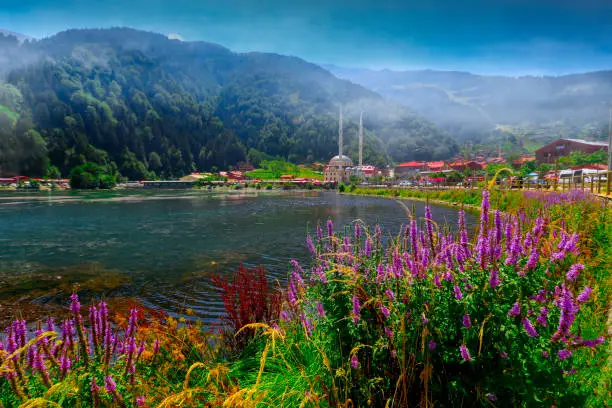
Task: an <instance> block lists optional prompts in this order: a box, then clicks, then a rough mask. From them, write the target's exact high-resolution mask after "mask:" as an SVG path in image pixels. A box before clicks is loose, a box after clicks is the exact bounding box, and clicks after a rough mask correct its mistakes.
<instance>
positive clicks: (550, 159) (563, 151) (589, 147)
mask: <svg viewBox="0 0 612 408" xmlns="http://www.w3.org/2000/svg"><path fill="white" fill-rule="evenodd" d="M597 150H605V151H606V152H607V151H608V143H606V142H590V141H587V140H582V139H558V140H555V141H554V142H552V143H550V144H547V145H546V146H544V147H541V148H539V149H538V150H536V151H535V157H536V160H537V162H538V163H539V164H542V163H548V164H552V163H555V162H556V161H557V159H558V158H559V157H564V156H569V155H570V153H572V152H582V153H587V154H590V153H594V152H596V151H597Z"/></svg>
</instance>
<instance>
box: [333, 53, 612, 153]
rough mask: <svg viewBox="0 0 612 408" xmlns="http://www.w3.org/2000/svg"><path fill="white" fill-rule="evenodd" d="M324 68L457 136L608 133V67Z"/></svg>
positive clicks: (489, 139)
mask: <svg viewBox="0 0 612 408" xmlns="http://www.w3.org/2000/svg"><path fill="white" fill-rule="evenodd" d="M324 67H325V68H327V69H328V70H330V71H331V72H332V73H334V74H335V75H337V76H338V77H339V78H344V79H348V80H350V81H352V82H354V83H356V84H360V85H363V86H364V87H366V88H369V89H371V90H373V91H375V92H378V93H380V94H381V95H382V96H384V97H387V98H389V99H390V100H393V101H396V102H399V103H401V104H403V105H404V106H406V107H409V108H411V109H413V110H414V111H416V112H418V113H420V114H422V115H423V116H425V117H426V118H428V119H430V120H432V121H433V122H434V123H436V124H437V125H439V126H440V127H441V128H443V129H444V130H446V131H447V132H448V133H449V134H450V135H451V136H453V137H455V138H457V139H458V140H460V141H461V140H465V139H469V140H471V141H473V142H476V143H492V144H493V143H498V142H500V141H501V142H503V141H507V140H508V139H509V138H510V139H513V140H516V138H519V139H522V141H523V142H525V144H531V145H533V146H537V145H541V144H544V143H547V142H549V141H551V140H553V139H556V138H558V137H581V138H587V139H591V140H599V139H605V138H606V137H607V132H608V111H609V108H610V107H611V106H612V71H601V72H589V73H584V74H573V75H564V76H543V77H535V76H522V77H507V76H485V75H475V74H471V73H467V72H456V71H434V70H421V71H391V70H381V71H374V70H368V69H350V68H341V67H336V66H331V65H329V66H324ZM518 142H521V140H519V141H518Z"/></svg>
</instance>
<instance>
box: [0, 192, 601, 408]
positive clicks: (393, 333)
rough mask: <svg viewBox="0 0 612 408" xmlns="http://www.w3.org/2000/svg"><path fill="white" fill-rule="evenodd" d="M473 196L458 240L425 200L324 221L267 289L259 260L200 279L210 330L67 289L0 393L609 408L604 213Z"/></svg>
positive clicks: (24, 336) (574, 196)
mask: <svg viewBox="0 0 612 408" xmlns="http://www.w3.org/2000/svg"><path fill="white" fill-rule="evenodd" d="M465 194H467V193H465ZM474 194H478V195H480V198H475V199H474V204H480V206H481V217H480V226H479V228H478V230H477V231H476V233H475V234H474V236H473V237H471V238H470V237H469V236H468V232H467V229H466V226H465V223H464V217H463V213H461V216H460V217H459V218H460V219H459V225H458V226H457V228H456V230H457V232H456V233H450V232H449V230H448V229H447V228H446V227H445V226H442V225H437V224H435V223H434V222H433V221H432V220H431V214H430V211H429V208H427V209H426V215H425V219H417V218H415V217H414V216H413V214H410V215H411V216H410V218H409V219H408V220H407V223H406V226H405V227H403V228H402V229H401V231H382V230H381V229H380V228H379V227H377V226H373V227H371V228H369V227H367V226H365V225H362V224H361V223H360V222H358V221H356V222H354V223H353V224H351V225H349V226H346V227H344V228H340V229H339V230H338V227H337V226H334V225H333V224H332V223H331V221H329V222H328V223H327V225H325V226H323V227H321V226H319V227H317V228H316V230H315V231H313V234H312V236H309V237H307V238H306V246H307V248H308V249H309V251H310V253H311V255H312V262H311V263H310V264H309V265H308V266H306V265H302V264H300V263H299V262H297V261H295V260H292V261H291V263H290V265H289V276H288V282H287V285H286V287H283V290H281V291H277V290H274V288H273V287H272V285H271V284H270V283H269V282H268V281H267V279H266V274H265V271H264V270H263V269H261V268H256V269H253V270H249V269H246V268H241V270H240V271H238V273H237V274H236V275H235V276H234V277H233V278H231V279H229V280H224V279H220V278H218V279H215V284H216V285H217V287H218V288H219V291H220V293H221V297H222V301H223V303H224V306H225V310H226V315H225V319H224V324H223V325H222V326H221V327H220V328H219V330H216V331H215V333H214V334H211V333H210V331H207V330H204V328H203V327H201V326H200V325H199V324H198V323H197V321H192V320H191V319H189V320H186V319H180V320H176V319H175V318H173V317H170V316H165V315H162V314H159V313H156V312H153V311H146V310H143V308H139V309H136V308H134V309H133V310H132V311H131V313H130V314H129V316H121V315H117V314H115V315H113V314H112V312H111V311H109V310H108V307H107V305H106V304H105V303H104V302H97V303H93V304H91V305H89V307H83V306H82V305H81V304H80V301H79V298H78V296H76V295H73V297H72V298H71V304H70V307H69V310H70V316H69V317H68V318H67V319H66V320H64V321H63V322H62V321H57V322H54V321H52V320H51V319H49V320H47V321H46V322H40V323H39V324H38V326H37V330H36V331H35V332H34V333H28V326H27V323H26V322H25V321H23V320H21V319H19V318H18V319H17V320H15V322H13V323H12V324H11V326H10V327H9V328H8V330H7V332H6V333H7V334H6V335H5V336H4V337H3V343H2V350H1V351H0V358H1V359H2V371H3V375H4V377H3V378H2V379H0V402H1V403H2V404H3V405H4V406H20V405H21V406H24V407H34V406H83V407H86V406H87V407H89V406H91V407H103V406H118V407H127V406H130V407H131V406H162V407H170V406H172V407H175V406H189V407H192V406H226V407H240V406H242V407H247V406H269V405H276V406H283V407H285V406H286V407H307V406H312V407H318V406H333V407H340V406H342V407H345V406H389V407H391V406H393V407H400V406H401V407H403V406H422V407H427V406H500V407H505V406H508V407H510V406H545V407H550V406H559V407H561V406H588V407H600V406H610V405H611V403H612V395H611V393H610V391H609V390H610V383H609V379H610V378H611V372H610V355H609V347H610V343H609V338H607V334H606V330H607V323H606V319H607V311H608V308H609V299H610V286H609V280H610V270H612V267H611V266H612V250H611V249H610V248H611V247H612V242H610V241H611V236H612V227H611V223H610V218H609V217H610V210H609V209H608V208H606V207H604V206H602V204H601V202H599V201H597V200H596V199H595V198H594V197H592V196H590V195H588V194H583V193H570V194H569V195H567V196H561V195H559V194H550V193H549V194H538V193H526V194H525V195H523V193H519V192H517V193H516V194H515V193H514V192H512V193H510V194H508V196H509V197H508V198H505V199H504V198H502V197H501V196H500V195H501V194H507V193H503V192H493V193H492V194H491V195H489V192H487V191H485V192H484V193H483V192H474ZM468 197H471V196H467V195H466V196H464V197H463V198H464V199H467V198H468ZM492 207H493V208H497V209H496V210H493V209H492ZM501 208H504V212H503V213H502V212H501V211H500V209H501ZM191 314H192V312H191V311H189V310H187V311H185V315H186V316H187V317H189V316H190V315H191Z"/></svg>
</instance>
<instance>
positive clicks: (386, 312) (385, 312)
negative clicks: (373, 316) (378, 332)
mask: <svg viewBox="0 0 612 408" xmlns="http://www.w3.org/2000/svg"><path fill="white" fill-rule="evenodd" d="M380 313H382V315H383V317H384V318H385V319H387V318H388V317H389V315H390V314H391V312H390V311H389V309H387V308H386V307H385V306H384V305H381V306H380Z"/></svg>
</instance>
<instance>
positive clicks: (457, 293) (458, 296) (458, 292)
mask: <svg viewBox="0 0 612 408" xmlns="http://www.w3.org/2000/svg"><path fill="white" fill-rule="evenodd" d="M453 292H455V299H457V300H461V299H463V293H461V289H459V285H455V286H453Z"/></svg>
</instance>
